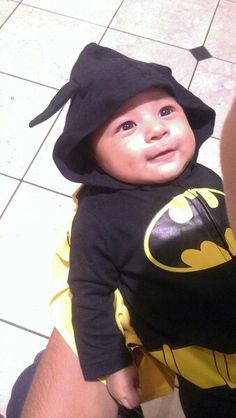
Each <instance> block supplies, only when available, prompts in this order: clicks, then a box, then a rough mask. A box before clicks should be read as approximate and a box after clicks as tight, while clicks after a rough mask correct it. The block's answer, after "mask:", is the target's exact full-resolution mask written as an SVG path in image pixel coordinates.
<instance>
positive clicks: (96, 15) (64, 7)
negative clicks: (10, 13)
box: [23, 0, 122, 25]
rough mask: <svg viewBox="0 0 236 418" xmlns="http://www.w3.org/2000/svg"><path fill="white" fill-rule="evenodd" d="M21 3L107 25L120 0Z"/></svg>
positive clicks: (62, 0)
mask: <svg viewBox="0 0 236 418" xmlns="http://www.w3.org/2000/svg"><path fill="white" fill-rule="evenodd" d="M23 3H26V4H29V5H31V6H35V7H40V8H42V9H46V10H50V11H52V12H56V13H62V14H65V15H67V16H73V17H74V18H78V19H84V20H87V21H90V22H94V23H97V24H101V25H108V24H109V22H110V20H111V18H112V16H113V15H114V13H115V12H116V10H117V8H118V7H119V5H120V3H122V1H121V0H109V1H107V0H87V1H78V0H67V1H66V2H65V1H64V0H25V1H23Z"/></svg>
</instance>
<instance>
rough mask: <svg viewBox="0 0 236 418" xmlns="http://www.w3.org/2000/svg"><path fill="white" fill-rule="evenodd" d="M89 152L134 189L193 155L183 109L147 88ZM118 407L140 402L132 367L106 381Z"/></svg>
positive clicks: (170, 175)
mask: <svg viewBox="0 0 236 418" xmlns="http://www.w3.org/2000/svg"><path fill="white" fill-rule="evenodd" d="M91 144H92V153H93V155H94V157H95V159H96V161H97V163H98V165H100V167H101V168H102V169H103V170H104V171H105V172H107V173H108V174H109V175H110V176H112V177H115V178H116V179H118V180H122V181H124V182H127V183H132V184H161V183H167V182H170V181H172V180H174V179H175V178H177V177H178V176H179V175H180V174H181V173H182V172H183V170H184V169H185V167H186V166H187V165H188V163H189V161H190V160H191V158H192V156H193V154H194V151H195V138H194V134H193V131H192V129H191V127H190V125H189V123H188V120H187V118H186V115H185V113H184V111H183V109H182V107H181V106H180V105H179V104H178V103H177V102H176V101H175V99H174V98H173V97H172V96H170V95H168V93H167V92H165V91H163V90H160V89H156V88H151V89H148V90H145V91H144V92H142V93H140V94H138V95H137V96H135V97H133V98H131V99H130V100H128V101H127V102H125V104H124V105H123V106H122V107H121V108H120V109H119V111H118V112H117V113H116V114H115V115H114V117H113V118H112V119H111V120H110V121H109V122H108V123H106V124H105V125H104V126H102V127H101V128H100V129H99V130H97V131H96V132H95V133H94V135H93V136H92V139H91ZM106 379H107V388H108V391H109V392H110V394H111V395H112V397H113V398H114V399H116V400H117V402H118V403H120V404H121V405H124V406H125V407H126V408H134V407H136V406H138V405H139V404H140V403H141V402H142V391H141V389H140V387H139V384H138V373H137V369H136V367H135V366H134V365H131V366H129V367H127V368H124V369H122V370H118V371H117V372H116V373H113V374H111V375H109V376H107V377H106Z"/></svg>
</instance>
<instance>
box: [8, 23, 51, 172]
mask: <svg viewBox="0 0 236 418" xmlns="http://www.w3.org/2000/svg"><path fill="white" fill-rule="evenodd" d="M0 33H1V31H0ZM0 66H1V64H0ZM54 94H55V90H53V89H49V88H46V87H43V86H39V85H37V84H34V83H28V82H27V81H24V80H20V79H17V78H15V77H11V76H7V75H4V74H0V107H1V124H0V137H1V152H0V172H2V173H4V174H8V175H10V176H13V177H17V178H21V177H22V175H23V174H24V173H25V171H26V169H27V167H28V165H29V164H30V162H31V160H32V159H33V157H34V156H35V154H36V152H37V150H38V149H39V147H40V145H41V143H42V142H43V140H44V138H45V136H46V134H47V132H48V130H49V127H50V126H51V125H52V123H53V120H54V119H55V117H54V118H52V120H51V121H49V122H46V123H44V124H43V125H41V126H39V127H37V128H35V129H34V131H33V130H31V129H30V128H29V126H28V124H29V122H30V120H31V118H32V117H33V116H35V115H36V114H38V112H39V111H40V110H41V108H40V110H39V106H40V103H44V102H45V103H48V102H49V100H50V99H51V97H52V95H54ZM41 106H42V105H41Z"/></svg>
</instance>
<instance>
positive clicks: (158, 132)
mask: <svg viewBox="0 0 236 418" xmlns="http://www.w3.org/2000/svg"><path fill="white" fill-rule="evenodd" d="M145 122H146V123H145V126H146V141H147V142H149V141H156V140H159V139H161V138H162V137H163V136H164V135H166V134H167V132H168V127H167V126H166V123H165V121H164V120H162V119H160V118H158V117H150V118H147V119H146V121H145Z"/></svg>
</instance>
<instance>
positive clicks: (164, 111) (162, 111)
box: [159, 106, 174, 117]
mask: <svg viewBox="0 0 236 418" xmlns="http://www.w3.org/2000/svg"><path fill="white" fill-rule="evenodd" d="M172 112H174V107H173V106H164V107H162V108H161V109H160V111H159V114H160V115H161V116H162V117H165V116H168V115H170V114H171V113H172Z"/></svg>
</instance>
